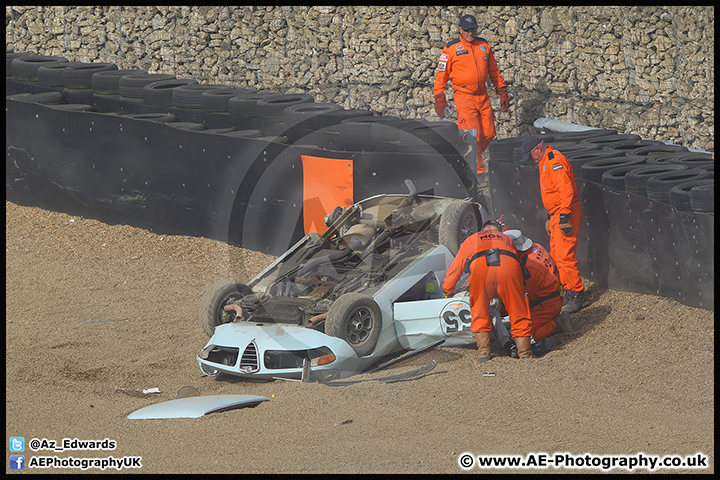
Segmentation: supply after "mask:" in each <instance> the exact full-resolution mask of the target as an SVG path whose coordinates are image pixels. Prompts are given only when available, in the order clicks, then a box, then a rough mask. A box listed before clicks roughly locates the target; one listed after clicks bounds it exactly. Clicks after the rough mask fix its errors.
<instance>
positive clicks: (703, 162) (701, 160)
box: [670, 152, 715, 168]
mask: <svg viewBox="0 0 720 480" xmlns="http://www.w3.org/2000/svg"><path fill="white" fill-rule="evenodd" d="M670 163H671V164H677V165H685V166H687V167H688V168H704V167H711V166H713V165H715V160H714V159H713V156H712V154H711V153H700V152H682V153H675V154H673V155H672V157H670Z"/></svg>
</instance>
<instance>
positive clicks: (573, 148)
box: [551, 142, 600, 160]
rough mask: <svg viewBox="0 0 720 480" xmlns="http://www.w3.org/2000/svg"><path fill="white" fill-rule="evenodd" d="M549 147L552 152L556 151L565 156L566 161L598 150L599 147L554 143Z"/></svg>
mask: <svg viewBox="0 0 720 480" xmlns="http://www.w3.org/2000/svg"><path fill="white" fill-rule="evenodd" d="M551 146H552V147H553V150H557V151H558V152H560V153H562V154H563V155H565V158H567V159H568V160H569V159H570V158H572V157H573V156H574V155H578V154H580V153H587V152H592V151H594V150H600V145H598V144H596V143H578V142H555V143H552V144H551Z"/></svg>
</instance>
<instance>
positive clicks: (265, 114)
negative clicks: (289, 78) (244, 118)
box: [255, 93, 315, 123]
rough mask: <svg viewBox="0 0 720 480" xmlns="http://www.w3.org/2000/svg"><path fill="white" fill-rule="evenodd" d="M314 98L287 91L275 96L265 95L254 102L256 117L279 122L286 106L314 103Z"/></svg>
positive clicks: (305, 94)
mask: <svg viewBox="0 0 720 480" xmlns="http://www.w3.org/2000/svg"><path fill="white" fill-rule="evenodd" d="M314 102H315V99H314V98H313V97H312V95H310V94H307V93H287V94H281V95H276V96H266V97H262V98H260V99H258V101H257V103H256V104H255V113H256V114H257V117H258V118H260V119H262V120H264V121H266V122H275V123H281V122H282V121H283V120H284V118H283V112H284V111H285V109H286V108H288V107H292V106H293V105H299V104H302V103H314Z"/></svg>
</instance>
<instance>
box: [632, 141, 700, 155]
mask: <svg viewBox="0 0 720 480" xmlns="http://www.w3.org/2000/svg"><path fill="white" fill-rule="evenodd" d="M687 151H688V149H687V148H685V147H683V146H682V145H667V144H664V143H661V144H660V145H649V146H644V147H639V148H636V149H635V150H632V151H630V152H628V153H630V154H631V155H639V156H644V157H656V156H658V155H670V154H673V153H679V152H687Z"/></svg>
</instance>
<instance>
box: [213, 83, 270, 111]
mask: <svg viewBox="0 0 720 480" xmlns="http://www.w3.org/2000/svg"><path fill="white" fill-rule="evenodd" d="M253 93H257V92H256V91H255V90H253V89H252V88H232V87H225V88H220V89H217V90H208V91H206V92H202V94H201V95H200V108H202V109H203V110H204V111H206V112H223V113H224V112H229V110H230V109H229V107H228V102H229V101H230V99H231V98H232V97H236V96H238V95H251V94H253Z"/></svg>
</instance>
